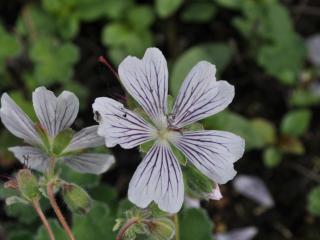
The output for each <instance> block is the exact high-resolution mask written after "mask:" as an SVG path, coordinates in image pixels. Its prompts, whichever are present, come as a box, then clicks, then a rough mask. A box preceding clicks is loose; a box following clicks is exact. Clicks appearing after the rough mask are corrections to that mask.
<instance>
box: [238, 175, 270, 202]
mask: <svg viewBox="0 0 320 240" xmlns="http://www.w3.org/2000/svg"><path fill="white" fill-rule="evenodd" d="M233 186H234V188H235V189H236V191H238V192H239V193H241V194H242V195H244V196H246V197H247V198H250V199H252V200H254V201H256V202H257V203H259V204H261V205H262V206H265V207H267V208H269V207H273V206H274V201H273V198H272V196H271V194H270V192H269V190H268V188H267V186H266V185H265V184H264V182H263V181H262V180H261V179H260V178H258V177H255V176H247V175H240V176H238V177H236V178H235V179H234V181H233Z"/></svg>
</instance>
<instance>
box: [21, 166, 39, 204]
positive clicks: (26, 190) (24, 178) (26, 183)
mask: <svg viewBox="0 0 320 240" xmlns="http://www.w3.org/2000/svg"><path fill="white" fill-rule="evenodd" d="M17 183H18V188H19V191H20V193H21V195H22V196H23V197H24V198H25V199H26V200H28V201H33V200H35V199H37V198H38V197H39V186H38V181H37V178H36V177H35V176H34V175H33V174H32V172H31V171H30V170H29V169H22V170H20V171H19V172H18V174H17Z"/></svg>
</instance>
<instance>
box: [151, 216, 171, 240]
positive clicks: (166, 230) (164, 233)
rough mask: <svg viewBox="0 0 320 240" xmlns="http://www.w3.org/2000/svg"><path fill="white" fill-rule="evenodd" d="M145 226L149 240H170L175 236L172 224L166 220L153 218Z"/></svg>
mask: <svg viewBox="0 0 320 240" xmlns="http://www.w3.org/2000/svg"><path fill="white" fill-rule="evenodd" d="M146 225H147V228H148V231H149V234H150V238H151V239H154V240H170V239H172V238H173V236H174V234H175V227H174V223H173V222H172V221H171V220H170V219H168V218H164V217H163V218H153V219H150V220H148V222H147V223H146Z"/></svg>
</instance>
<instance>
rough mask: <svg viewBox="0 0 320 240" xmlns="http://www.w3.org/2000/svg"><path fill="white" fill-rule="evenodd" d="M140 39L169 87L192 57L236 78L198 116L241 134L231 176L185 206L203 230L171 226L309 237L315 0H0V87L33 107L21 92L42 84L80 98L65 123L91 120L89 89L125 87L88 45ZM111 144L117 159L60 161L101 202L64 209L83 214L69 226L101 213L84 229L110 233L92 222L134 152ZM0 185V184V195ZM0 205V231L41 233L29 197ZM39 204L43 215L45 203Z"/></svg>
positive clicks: (319, 63) (316, 139)
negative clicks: (84, 210)
mask: <svg viewBox="0 0 320 240" xmlns="http://www.w3.org/2000/svg"><path fill="white" fill-rule="evenodd" d="M150 46H157V47H158V48H160V49H161V50H162V51H163V53H164V55H165V56H166V58H167V61H168V67H169V71H170V93H171V95H172V96H176V95H177V92H178V90H179V86H180V84H181V82H182V81H183V79H184V77H185V76H186V74H187V72H188V71H189V70H190V69H191V67H192V66H193V65H194V64H195V63H197V62H198V61H199V60H208V61H210V62H212V63H214V64H216V65H217V69H218V78H219V79H225V80H227V81H229V82H230V83H231V84H233V85H235V89H236V96H235V99H234V101H233V102H232V104H231V105H230V107H229V108H228V110H226V111H224V112H222V113H219V114H217V115H215V116H213V117H210V118H208V119H206V120H204V121H203V124H204V126H205V128H207V129H222V130H228V131H231V132H234V133H236V134H238V135H240V136H242V137H243V138H245V140H246V148H247V149H246V153H245V155H244V157H243V158H242V159H241V160H239V161H238V162H237V163H236V169H237V171H238V174H239V175H238V178H236V179H235V180H234V181H233V182H231V183H228V184H226V185H225V186H222V187H221V191H222V194H223V196H224V198H223V199H222V200H220V201H204V202H201V206H202V207H203V209H204V210H201V211H200V212H199V214H198V215H197V213H196V214H195V216H193V215H192V214H193V213H192V212H191V213H190V212H189V213H188V214H189V215H190V216H193V217H192V218H189V219H188V216H189V215H188V214H186V213H185V215H183V216H182V218H183V219H182V220H183V221H184V222H183V223H182V230H181V231H182V232H183V231H186V232H187V231H188V227H190V226H193V225H194V224H201V229H202V230H201V231H203V232H204V234H203V235H202V236H201V237H200V235H196V236H195V237H193V238H190V236H191V235H192V233H190V234H191V235H190V236H189V235H188V234H185V233H182V239H183V240H186V239H197V240H207V239H210V238H211V236H213V234H218V235H216V237H217V239H222V238H219V233H224V232H228V231H230V230H234V229H238V228H242V227H248V226H250V227H251V230H252V229H253V232H254V234H251V235H252V236H253V235H255V238H254V239H273V240H274V239H303V240H309V239H310V240H316V239H320V219H319V216H320V120H319V119H320V118H319V115H320V82H319V79H320V2H319V1H318V0H282V1H280V0H154V1H144V0H141V1H140V0H34V1H31V0H10V1H6V0H0V91H1V94H2V93H3V92H8V93H10V95H11V96H12V97H13V98H14V99H15V101H16V102H17V103H18V104H19V105H20V106H21V107H22V108H23V109H24V110H25V111H26V112H27V113H28V114H29V115H30V116H32V118H33V119H35V118H34V116H35V114H34V112H33V108H32V104H31V94H32V91H33V90H34V88H36V87H37V86H40V85H44V86H46V87H48V88H50V89H53V90H55V92H56V93H59V92H60V91H62V90H70V91H73V92H75V93H76V95H77V96H78V97H79V98H80V106H81V110H80V116H79V117H78V119H77V121H76V123H75V128H76V129H77V128H82V127H84V126H89V125H91V124H94V121H93V119H92V109H91V104H92V102H93V100H94V99H95V98H96V97H99V96H109V97H112V98H115V99H121V98H123V96H124V92H123V89H122V88H121V86H120V84H119V82H118V80H117V79H116V77H115V76H114V75H113V74H112V72H111V71H110V70H109V69H108V68H107V67H106V66H105V65H103V64H101V63H99V62H98V57H99V56H101V55H103V56H105V58H106V59H107V60H108V61H109V62H110V64H111V65H112V66H113V67H114V68H115V69H117V66H118V64H119V63H120V62H121V60H122V59H123V58H124V57H125V56H127V55H129V54H130V55H136V56H139V57H141V56H142V55H143V53H144V51H145V49H146V48H148V47H150ZM18 143H19V140H18V139H17V138H15V137H14V136H13V135H11V134H10V133H9V132H8V131H7V130H5V129H4V127H3V125H1V126H0V174H1V179H2V181H5V180H6V179H7V177H8V176H10V175H12V174H14V172H15V171H16V170H17V169H19V168H21V167H22V166H21V164H19V163H18V161H17V160H15V159H14V157H13V155H12V154H11V153H9V152H8V151H7V148H8V147H9V146H13V145H15V144H18ZM112 152H113V153H114V154H115V155H116V158H117V164H116V166H115V167H114V168H113V169H112V170H111V171H110V172H108V173H106V174H105V175H103V176H101V177H97V176H92V175H78V174H76V173H74V172H71V171H70V170H69V171H68V170H66V171H65V172H64V175H65V178H66V179H73V181H76V182H77V183H78V184H80V185H82V186H84V187H86V188H87V189H88V190H89V192H90V193H91V195H92V196H93V198H94V199H96V200H99V201H101V202H105V203H108V209H107V210H108V211H107V210H106V207H102V210H101V211H106V212H105V214H104V215H103V216H104V217H102V215H101V216H99V215H97V216H96V215H94V214H95V213H92V215H90V219H91V220H90V219H89V220H88V219H87V220H85V219H82V218H80V219H77V218H76V219H73V222H75V223H79V222H80V223H82V224H83V225H82V226H83V227H78V228H77V227H76V228H77V229H76V230H74V231H76V232H77V231H78V233H79V232H80V233H81V231H83V232H85V231H86V230H85V227H84V226H85V225H86V224H87V225H88V224H90V221H94V220H97V219H98V220H100V223H99V224H100V225H99V226H98V227H99V229H96V228H98V227H91V229H89V230H87V231H89V232H90V231H91V232H92V234H93V235H91V237H93V236H94V237H93V238H89V237H88V238H86V239H109V238H108V237H106V236H110V239H113V238H114V236H113V237H111V236H112V234H111V235H110V234H109V233H108V234H109V235H106V234H107V233H105V234H103V233H104V232H103V231H104V230H103V229H104V226H107V225H108V226H111V227H112V225H113V224H114V219H111V218H108V217H106V216H107V215H108V214H109V213H110V214H111V215H112V214H113V213H114V212H116V211H117V210H115V209H114V206H115V205H116V203H117V202H118V201H119V199H123V198H125V197H126V193H127V186H128V182H129V180H130V178H131V176H132V174H133V172H134V170H135V168H136V166H137V165H138V163H139V161H140V160H141V158H140V155H139V152H138V150H136V149H133V150H122V149H120V148H117V147H116V148H114V149H112ZM1 185H2V184H1ZM111 186H112V187H111ZM7 194H8V193H7V190H5V189H3V187H2V186H1V188H0V198H1V199H5V198H6V196H7ZM124 201H125V200H124ZM125 204H127V203H124V204H123V205H125ZM46 206H47V204H46V203H44V208H45V207H46ZM0 207H1V211H0V239H10V240H20V239H21V240H22V239H23V240H29V239H37V240H42V239H45V234H43V233H42V232H41V231H40V232H39V231H38V234H37V235H36V236H35V232H36V231H37V228H38V227H39V225H40V223H39V220H38V219H37V216H36V215H35V214H34V213H33V209H32V208H28V207H25V206H16V205H15V206H14V207H8V206H5V204H4V202H3V201H1V203H0ZM100 207H101V206H100ZM118 210H119V209H118ZM47 214H48V215H49V216H53V214H52V212H51V210H48V211H47ZM86 221H87V222H86ZM192 221H194V222H192ZM183 224H185V225H183ZM80 225H81V224H80ZM80 225H79V226H80ZM184 226H188V227H184ZM199 228H200V226H199ZM191 229H192V228H191ZM99 231H100V232H99ZM98 232H99V234H100V233H101V236H103V237H98V236H100V235H95V234H98ZM251 233H252V231H251ZM41 234H42V235H41ZM84 235H85V234H84ZM247 235H248V234H247ZM247 235H246V236H247ZM249 235H250V234H249ZM249 235H248V236H247V237H248V238H232V239H239V240H247V239H251V238H249ZM251 235H250V236H251ZM188 236H189V238H188ZM252 236H251V237H252ZM220 237H221V234H220ZM222 237H223V236H222ZM58 239H59V240H60V239H63V238H58Z"/></svg>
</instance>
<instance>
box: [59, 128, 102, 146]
mask: <svg viewBox="0 0 320 240" xmlns="http://www.w3.org/2000/svg"><path fill="white" fill-rule="evenodd" d="M98 127H99V126H98V125H95V126H90V127H86V128H84V129H82V130H80V131H79V132H77V133H76V134H74V136H73V137H72V140H71V142H70V144H69V146H68V147H67V148H66V149H65V150H64V152H72V151H77V150H81V149H85V148H93V147H99V146H102V145H104V138H103V137H101V136H99V135H98Z"/></svg>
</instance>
